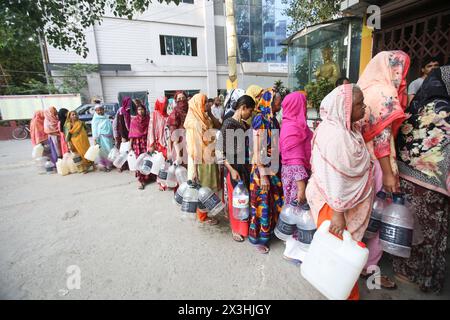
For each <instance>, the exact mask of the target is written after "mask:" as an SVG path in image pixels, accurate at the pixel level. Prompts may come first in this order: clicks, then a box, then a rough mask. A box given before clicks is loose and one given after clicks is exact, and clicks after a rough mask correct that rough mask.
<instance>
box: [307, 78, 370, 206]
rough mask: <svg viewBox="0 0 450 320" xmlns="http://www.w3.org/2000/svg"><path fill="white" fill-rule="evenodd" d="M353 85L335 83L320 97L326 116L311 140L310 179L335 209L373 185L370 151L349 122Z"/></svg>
mask: <svg viewBox="0 0 450 320" xmlns="http://www.w3.org/2000/svg"><path fill="white" fill-rule="evenodd" d="M353 86H354V85H353V84H346V85H342V86H339V87H337V88H335V89H334V90H333V91H332V92H331V93H330V94H328V95H327V96H326V97H325V98H324V99H323V101H322V107H323V108H324V109H325V110H326V111H327V113H326V117H325V118H324V119H323V121H322V123H321V124H320V125H319V127H318V128H317V130H316V132H315V134H314V137H313V141H312V143H313V150H312V158H311V164H312V176H311V179H310V183H314V184H315V186H316V187H317V189H318V190H319V192H320V194H321V196H322V197H323V198H324V200H325V202H326V203H327V204H328V205H329V206H330V207H331V208H332V209H333V210H335V211H338V212H344V211H347V210H349V209H351V208H354V207H355V206H356V205H358V204H359V203H362V202H363V201H364V200H366V199H367V198H368V197H369V196H370V195H371V194H372V189H373V170H372V163H371V160H370V154H369V151H368V150H367V147H366V144H365V143H364V138H363V136H362V134H361V132H360V130H359V128H358V127H357V125H355V124H352V123H351V113H352V90H353Z"/></svg>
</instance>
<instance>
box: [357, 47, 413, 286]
mask: <svg viewBox="0 0 450 320" xmlns="http://www.w3.org/2000/svg"><path fill="white" fill-rule="evenodd" d="M408 69H409V56H408V55H407V54H406V53H404V52H403V51H383V52H380V53H378V54H377V55H376V56H375V57H373V59H372V60H371V61H370V62H369V64H368V65H367V67H366V69H365V70H364V72H363V74H362V75H361V77H360V79H359V81H358V85H359V87H360V88H361V90H362V91H363V93H364V102H365V104H366V105H367V111H366V114H365V116H364V119H363V122H362V134H363V137H364V140H365V141H366V143H367V147H368V149H369V151H370V153H371V155H372V159H373V160H375V181H376V182H377V186H376V189H377V190H376V191H377V192H378V191H380V189H381V188H383V189H384V191H386V192H399V191H400V180H399V177H398V168H397V164H396V162H395V158H396V154H395V146H394V140H395V137H396V136H397V133H398V130H399V128H400V125H401V124H402V122H403V121H404V120H405V119H406V116H405V112H404V110H405V109H406V107H407V104H408V96H407V92H406V75H407V73H408ZM381 181H382V183H380V182H381ZM367 246H368V248H369V259H368V261H367V265H366V267H365V270H366V269H367V268H368V267H369V266H371V265H377V264H378V262H379V260H380V259H381V256H382V253H383V251H382V249H381V245H380V241H379V237H378V235H377V236H375V237H374V238H372V239H370V240H368V242H367ZM366 275H367V273H366V272H365V271H364V272H363V276H366ZM381 286H382V287H383V288H386V289H395V288H396V285H395V283H394V282H393V281H391V280H390V279H389V278H388V277H387V276H384V275H383V276H382V277H381Z"/></svg>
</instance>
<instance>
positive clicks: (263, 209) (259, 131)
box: [249, 90, 284, 253]
mask: <svg viewBox="0 0 450 320" xmlns="http://www.w3.org/2000/svg"><path fill="white" fill-rule="evenodd" d="M273 95H274V94H273V92H272V90H266V91H264V93H263V94H262V97H261V99H260V100H259V103H258V107H257V109H256V115H255V116H254V118H253V120H252V129H253V150H254V151H253V160H252V171H251V174H250V204H251V211H250V229H249V240H250V242H251V243H252V244H253V245H255V246H256V248H257V249H258V251H259V252H260V253H268V252H269V247H268V242H269V240H270V237H271V234H272V232H273V229H274V227H275V225H276V222H277V220H278V215H279V214H280V212H281V207H282V206H283V199H284V197H283V187H282V185H281V179H280V161H279V152H278V149H277V148H278V139H277V138H278V135H279V134H278V135H274V133H275V132H274V130H277V131H279V129H280V126H279V124H278V121H277V120H276V118H275V117H274V115H273V113H272V99H273ZM274 151H275V152H274ZM274 157H275V158H276V159H275V160H274Z"/></svg>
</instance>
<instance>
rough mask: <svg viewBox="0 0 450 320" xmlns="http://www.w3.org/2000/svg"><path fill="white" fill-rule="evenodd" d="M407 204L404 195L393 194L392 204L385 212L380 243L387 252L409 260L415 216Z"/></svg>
mask: <svg viewBox="0 0 450 320" xmlns="http://www.w3.org/2000/svg"><path fill="white" fill-rule="evenodd" d="M405 204H406V200H405V195H404V194H403V193H393V194H392V203H391V204H390V205H388V206H387V207H386V208H385V209H384V211H383V217H382V220H381V227H380V242H381V246H382V248H383V250H384V251H385V252H388V253H390V254H392V255H394V256H399V257H402V258H409V256H410V255H411V246H412V241H413V230H414V216H413V214H412V213H411V211H410V210H409V209H408V207H407V206H406V205H405Z"/></svg>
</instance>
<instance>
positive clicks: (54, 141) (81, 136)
mask: <svg viewBox="0 0 450 320" xmlns="http://www.w3.org/2000/svg"><path fill="white" fill-rule="evenodd" d="M30 131H31V142H32V144H33V145H36V144H39V143H41V144H42V145H43V146H44V156H48V157H49V158H50V160H51V161H52V162H53V164H56V162H57V161H58V159H60V158H62V157H63V156H64V155H65V154H67V153H69V152H71V153H76V154H78V155H80V156H81V158H82V162H81V165H82V168H83V172H84V173H87V172H88V171H89V169H91V168H92V170H95V164H94V163H93V162H92V161H89V160H87V159H85V158H84V155H85V153H86V152H87V150H88V149H89V147H90V142H89V137H88V134H87V130H86V125H85V123H84V122H83V121H81V120H80V119H79V117H78V114H77V113H76V112H75V111H70V112H69V111H68V110H67V109H65V108H62V109H60V110H59V111H57V110H56V108H55V107H50V108H48V109H46V110H44V111H41V110H39V111H36V112H35V114H34V116H33V119H32V120H31V123H30ZM92 136H93V137H94V143H95V144H98V145H99V146H100V156H99V159H100V160H99V163H100V164H101V165H102V166H103V168H104V170H105V171H110V170H111V162H110V161H109V160H108V154H109V152H110V151H111V148H112V147H113V130H112V125H111V121H110V120H109V118H108V117H107V116H106V115H105V109H104V107H103V106H101V105H100V104H97V105H96V106H95V115H94V117H93V119H92Z"/></svg>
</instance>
